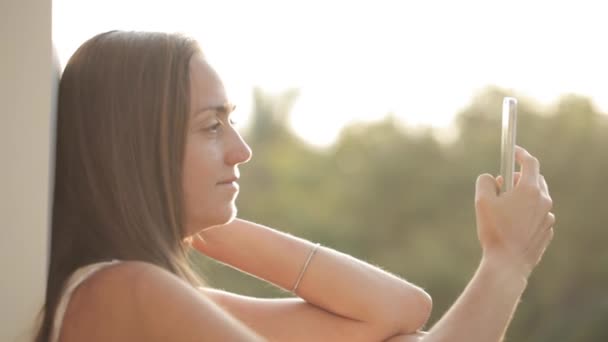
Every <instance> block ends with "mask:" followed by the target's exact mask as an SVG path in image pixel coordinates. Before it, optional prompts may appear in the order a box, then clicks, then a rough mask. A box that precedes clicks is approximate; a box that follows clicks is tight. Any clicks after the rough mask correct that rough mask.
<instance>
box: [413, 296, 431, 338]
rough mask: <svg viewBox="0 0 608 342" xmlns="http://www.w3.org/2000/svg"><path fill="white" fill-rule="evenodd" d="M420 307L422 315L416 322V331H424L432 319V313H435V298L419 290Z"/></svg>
mask: <svg viewBox="0 0 608 342" xmlns="http://www.w3.org/2000/svg"><path fill="white" fill-rule="evenodd" d="M419 291H420V294H419V299H418V300H419V304H418V305H419V306H420V315H419V317H418V321H417V322H415V323H416V324H414V326H415V328H416V329H415V331H418V330H420V329H422V327H424V326H425V325H426V323H427V322H428V320H429V318H430V317H431V313H432V312H433V298H431V295H430V294H428V293H427V292H426V291H424V290H423V289H419Z"/></svg>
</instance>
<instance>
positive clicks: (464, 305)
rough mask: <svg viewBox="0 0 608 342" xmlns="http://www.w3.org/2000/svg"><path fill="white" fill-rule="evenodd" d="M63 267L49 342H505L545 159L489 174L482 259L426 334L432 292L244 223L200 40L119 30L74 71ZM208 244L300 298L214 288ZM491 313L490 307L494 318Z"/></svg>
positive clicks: (227, 138) (64, 92)
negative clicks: (514, 178) (196, 263)
mask: <svg viewBox="0 0 608 342" xmlns="http://www.w3.org/2000/svg"><path fill="white" fill-rule="evenodd" d="M58 106H59V107H58V123H57V130H58V131H57V152H56V158H57V160H56V172H55V190H54V206H53V223H52V224H53V226H52V246H51V265H50V272H49V278H48V284H47V293H46V303H45V307H44V309H43V314H44V316H43V320H42V325H41V327H40V330H39V332H38V336H37V339H36V341H39V342H42V341H45V342H46V341H52V342H55V341H62V342H71V341H82V340H86V341H262V340H271V341H383V340H390V341H420V340H422V341H484V342H487V341H497V340H500V339H501V338H502V335H503V334H504V330H505V329H506V326H507V324H508V323H509V321H510V317H511V314H512V312H513V310H514V308H515V305H516V303H517V301H518V298H519V296H520V295H521V293H522V292H523V290H524V288H525V285H526V279H527V277H528V276H529V274H530V272H531V271H532V269H533V268H534V266H535V265H536V264H537V262H538V261H539V259H540V257H541V256H542V254H543V252H544V250H545V247H546V246H547V245H548V243H549V241H550V239H551V237H552V235H553V230H552V226H553V223H554V216H553V214H551V213H550V212H549V211H550V209H551V199H550V196H549V194H548V190H547V186H546V184H545V182H544V179H543V177H542V176H541V175H540V174H539V164H538V161H537V160H536V159H535V158H534V157H532V156H530V155H529V154H528V153H527V152H526V151H525V150H523V149H518V150H517V153H516V158H517V160H518V162H519V163H520V164H521V166H522V174H521V175H520V176H519V177H518V182H517V186H516V187H515V189H514V190H513V191H511V192H509V193H506V194H504V195H501V196H498V195H497V192H496V189H497V187H498V185H499V184H498V183H499V182H500V179H499V180H496V179H494V178H493V177H492V176H490V175H482V176H480V177H479V178H478V181H477V191H476V212H477V224H478V232H479V238H480V241H481V244H482V247H483V257H482V261H481V263H480V266H479V269H478V271H477V273H476V274H475V276H474V277H473V279H472V280H471V283H470V284H469V286H468V287H467V288H466V289H465V291H464V292H463V294H462V296H461V297H460V298H459V299H458V301H457V302H456V303H455V304H454V306H453V307H452V308H451V309H450V310H449V311H448V312H447V313H446V315H445V316H444V317H443V318H442V319H441V320H440V321H439V322H438V323H437V324H436V325H435V326H434V327H432V329H430V331H429V332H428V333H422V332H419V330H420V329H421V328H422V327H423V325H424V324H425V322H426V321H427V319H428V317H429V315H430V310H431V300H430V297H429V296H428V295H427V294H426V293H425V292H424V291H423V290H422V289H420V288H418V287H416V286H415V285H412V284H410V283H408V282H406V281H404V280H402V279H399V278H398V277H395V276H393V275H391V274H388V273H386V272H384V271H382V270H380V269H378V268H375V267H372V266H370V265H368V264H366V263H364V262H361V261H359V260H356V259H354V258H352V257H349V256H347V255H344V254H341V253H339V252H336V251H334V250H331V249H329V248H325V247H320V246H319V245H316V244H313V243H311V242H308V241H305V240H302V239H298V238H296V237H293V236H290V235H287V234H284V233H281V232H279V231H276V230H274V229H271V228H267V227H264V226H260V225H257V224H254V223H251V222H247V221H244V220H240V219H236V207H235V204H234V201H235V198H236V196H237V193H238V183H237V180H238V178H239V171H238V167H239V165H240V164H243V163H245V162H247V161H248V160H249V159H250V158H251V150H250V149H249V147H248V146H247V145H246V144H245V142H244V141H243V140H242V139H241V137H240V136H239V134H238V133H237V132H236V130H235V129H234V127H233V126H232V123H231V120H230V113H231V111H232V110H233V109H234V106H233V105H231V104H230V102H229V99H228V98H227V96H226V93H225V91H224V87H223V85H222V83H221V81H220V79H219V77H218V75H217V74H216V73H215V72H214V70H213V69H212V68H211V67H210V66H209V65H208V64H207V63H206V61H205V59H204V58H203V55H202V53H201V51H200V49H199V47H198V45H197V44H196V42H194V41H193V40H191V39H189V38H187V37H183V36H181V35H173V34H164V33H142V32H117V31H113V32H107V33H104V34H100V35H98V36H96V37H93V38H92V39H90V40H89V41H87V42H86V43H84V44H83V45H82V46H81V47H80V48H79V49H78V51H76V53H75V54H74V56H72V58H71V59H70V61H69V63H68V64H67V66H66V68H65V71H64V73H63V76H62V79H61V83H60V90H59V104H58ZM189 248H195V249H197V250H198V251H200V252H201V253H204V254H206V255H208V256H210V257H212V258H215V259H217V260H219V261H221V262H224V263H227V264H230V265H232V266H234V267H236V268H239V269H241V270H243V271H244V272H248V273H250V274H253V275H255V276H257V277H259V278H262V279H265V280H267V281H269V282H271V283H273V284H275V285H277V286H279V287H281V288H283V289H286V290H289V291H291V292H293V293H294V294H295V295H296V296H297V298H288V299H258V298H250V297H245V296H240V295H236V294H232V293H227V292H224V291H220V290H215V289H210V288H206V287H204V286H203V283H202V282H201V280H200V279H199V278H198V277H197V275H195V274H194V273H193V272H192V270H191V269H190V267H189V266H188V262H187V258H186V253H187V251H188V249H189ZM488 307H491V308H492V312H491V314H490V313H488V312H485V310H487V308H488Z"/></svg>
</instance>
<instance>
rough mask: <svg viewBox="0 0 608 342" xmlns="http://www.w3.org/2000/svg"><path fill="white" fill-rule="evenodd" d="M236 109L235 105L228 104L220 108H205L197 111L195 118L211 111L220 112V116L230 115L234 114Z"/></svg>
mask: <svg viewBox="0 0 608 342" xmlns="http://www.w3.org/2000/svg"><path fill="white" fill-rule="evenodd" d="M235 109H236V105H235V104H233V103H230V102H226V103H224V104H222V105H219V106H209V107H203V108H200V109H197V110H196V111H195V112H194V116H197V115H199V114H202V113H205V112H209V111H214V112H218V113H219V114H220V115H228V114H230V113H232V112H233V111H234V110H235Z"/></svg>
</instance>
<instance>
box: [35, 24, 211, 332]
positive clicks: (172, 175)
mask: <svg viewBox="0 0 608 342" xmlns="http://www.w3.org/2000/svg"><path fill="white" fill-rule="evenodd" d="M196 53H200V48H199V46H198V44H197V43H196V42H195V41H194V40H193V39H190V38H188V37H185V36H183V35H179V34H168V33H152V32H121V31H111V32H106V33H103V34H100V35H97V36H95V37H93V38H91V39H90V40H88V41H87V42H85V43H84V44H83V45H82V46H81V47H80V48H79V49H78V50H77V51H76V52H75V53H74V55H73V56H72V57H71V58H70V60H69V62H68V64H67V65H66V68H65V70H64V72H63V75H62V77H61V81H60V85H59V100H58V110H57V143H56V165H55V188H54V199H53V218H52V236H51V240H52V241H51V257H50V259H51V260H50V267H49V276H48V281H47V290H46V300H45V306H44V308H43V310H42V315H43V316H42V317H41V319H42V322H41V326H40V330H39V331H38V335H37V337H36V342H46V341H48V339H49V334H50V331H51V327H52V322H53V320H54V317H55V314H54V311H55V309H56V306H57V303H58V301H59V298H60V295H61V291H62V288H63V286H64V283H65V282H66V279H67V278H68V277H69V276H70V275H71V274H72V272H74V271H75V270H76V269H77V268H79V267H81V266H84V265H87V264H90V263H94V262H98V261H103V260H111V259H120V260H140V261H145V262H149V263H152V264H155V265H158V266H160V267H162V268H164V269H166V270H168V271H170V272H172V273H173V274H175V275H177V276H178V277H180V278H182V279H184V280H186V281H188V282H190V283H191V284H193V285H198V284H200V281H199V280H198V277H197V276H196V275H195V274H194V273H193V272H192V270H191V268H190V267H189V263H188V259H187V247H186V246H185V244H184V243H183V239H184V237H185V231H184V227H183V205H182V201H183V198H182V164H183V155H184V148H185V139H186V131H187V125H188V116H189V110H190V108H189V103H190V81H189V64H190V59H191V57H192V56H193V55H194V54H196Z"/></svg>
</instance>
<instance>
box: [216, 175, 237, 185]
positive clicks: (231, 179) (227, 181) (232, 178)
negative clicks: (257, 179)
mask: <svg viewBox="0 0 608 342" xmlns="http://www.w3.org/2000/svg"><path fill="white" fill-rule="evenodd" d="M238 180H239V179H238V178H237V177H231V178H228V179H225V180H223V181H220V182H218V183H217V184H218V185H228V184H236V182H237V181H238Z"/></svg>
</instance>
